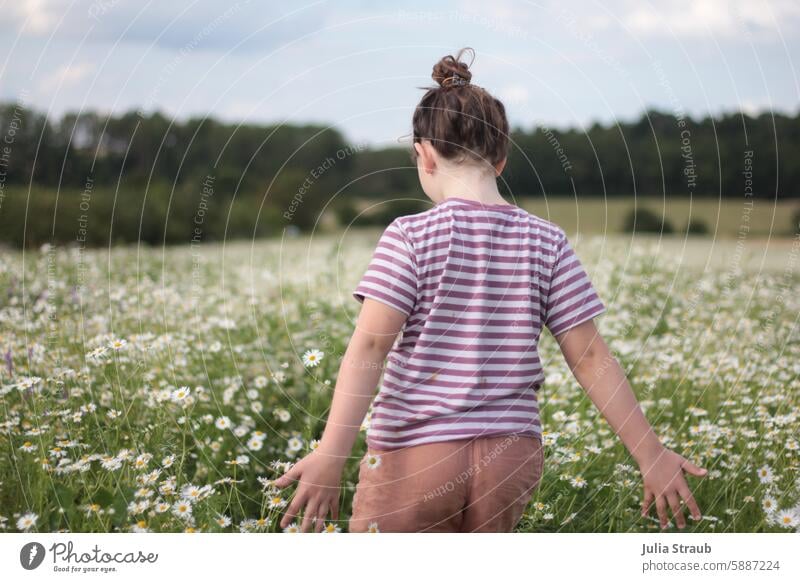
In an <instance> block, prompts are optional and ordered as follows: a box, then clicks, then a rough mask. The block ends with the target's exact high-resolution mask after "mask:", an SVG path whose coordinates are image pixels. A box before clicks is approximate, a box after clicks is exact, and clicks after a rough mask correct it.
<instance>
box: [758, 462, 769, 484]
mask: <svg viewBox="0 0 800 582" xmlns="http://www.w3.org/2000/svg"><path fill="white" fill-rule="evenodd" d="M758 479H759V481H761V482H762V483H772V469H770V467H769V465H764V466H763V467H761V468H760V469H759V470H758Z"/></svg>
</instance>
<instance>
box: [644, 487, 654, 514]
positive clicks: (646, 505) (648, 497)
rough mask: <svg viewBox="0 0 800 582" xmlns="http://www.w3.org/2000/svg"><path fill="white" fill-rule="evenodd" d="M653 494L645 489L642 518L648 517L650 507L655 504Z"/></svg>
mask: <svg viewBox="0 0 800 582" xmlns="http://www.w3.org/2000/svg"><path fill="white" fill-rule="evenodd" d="M653 497H654V495H653V492H652V491H651V490H650V489H645V491H644V499H643V500H642V517H647V514H648V512H649V511H650V505H652V503H653Z"/></svg>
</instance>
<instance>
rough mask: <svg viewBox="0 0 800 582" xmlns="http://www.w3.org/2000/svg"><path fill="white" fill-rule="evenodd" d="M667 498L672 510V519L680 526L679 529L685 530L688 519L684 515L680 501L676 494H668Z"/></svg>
mask: <svg viewBox="0 0 800 582" xmlns="http://www.w3.org/2000/svg"><path fill="white" fill-rule="evenodd" d="M666 497H667V502H668V503H669V507H670V509H671V510H672V517H674V518H675V523H676V524H677V525H678V529H683V528H685V527H686V518H685V517H684V515H683V508H682V507H681V501H680V499H679V498H678V496H677V495H676V494H675V493H674V492H672V493H669V494H667V496H666Z"/></svg>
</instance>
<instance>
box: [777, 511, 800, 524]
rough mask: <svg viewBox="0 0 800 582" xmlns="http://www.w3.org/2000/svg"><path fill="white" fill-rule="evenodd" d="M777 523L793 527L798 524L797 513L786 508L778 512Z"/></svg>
mask: <svg viewBox="0 0 800 582" xmlns="http://www.w3.org/2000/svg"><path fill="white" fill-rule="evenodd" d="M775 521H776V523H777V524H778V525H779V526H781V527H785V528H793V527H796V526H797V515H796V514H795V512H794V511H792V510H791V509H784V510H782V511H781V512H780V513H778V517H777V518H776V520H775Z"/></svg>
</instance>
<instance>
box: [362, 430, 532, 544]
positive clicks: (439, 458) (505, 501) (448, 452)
mask: <svg viewBox="0 0 800 582" xmlns="http://www.w3.org/2000/svg"><path fill="white" fill-rule="evenodd" d="M543 468H544V450H543V447H542V441H541V440H540V439H539V438H538V437H535V436H523V435H519V434H510V435H502V436H491V437H473V438H469V439H459V440H451V441H443V442H435V443H425V444H421V445H413V446H410V447H405V448H400V449H390V450H378V449H372V448H369V447H368V448H367V452H366V454H365V455H364V457H363V458H362V459H361V463H360V468H359V473H358V485H357V486H356V491H355V494H354V497H353V512H352V516H351V517H350V520H349V523H348V526H349V527H348V529H349V530H350V531H351V532H367V531H378V532H511V531H513V530H514V528H515V527H516V525H517V523H519V520H520V519H521V518H522V514H523V512H524V511H525V508H526V507H527V506H528V503H529V502H530V499H531V494H532V493H533V491H534V489H536V487H537V486H538V485H539V481H540V480H541V477H542V470H543Z"/></svg>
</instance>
